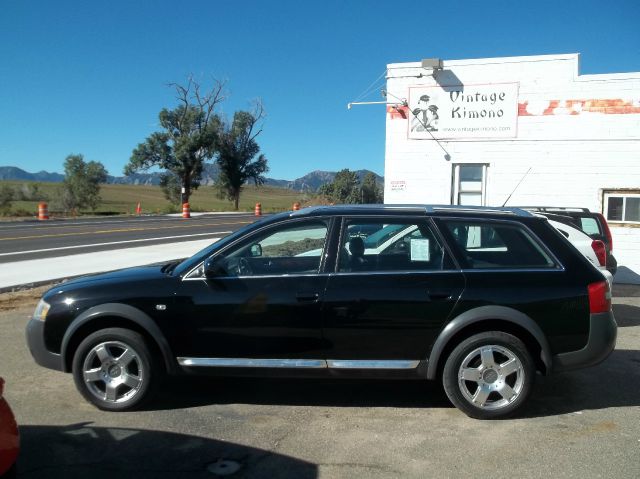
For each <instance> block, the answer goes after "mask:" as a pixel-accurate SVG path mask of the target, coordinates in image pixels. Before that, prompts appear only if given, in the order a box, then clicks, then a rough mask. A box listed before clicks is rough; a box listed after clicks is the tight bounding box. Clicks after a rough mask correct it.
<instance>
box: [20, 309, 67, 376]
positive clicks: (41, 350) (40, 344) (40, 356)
mask: <svg viewBox="0 0 640 479" xmlns="http://www.w3.org/2000/svg"><path fill="white" fill-rule="evenodd" d="M27 345H28V346H29V351H31V356H33V359H35V361H36V363H38V364H39V365H40V366H44V367H45V368H49V369H56V370H58V371H64V367H63V364H62V357H61V356H60V355H59V354H56V353H52V352H51V351H49V350H48V349H47V347H46V346H45V344H44V321H40V320H39V319H31V320H29V322H28V323H27Z"/></svg>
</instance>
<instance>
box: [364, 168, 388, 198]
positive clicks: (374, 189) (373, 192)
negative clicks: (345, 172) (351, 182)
mask: <svg viewBox="0 0 640 479" xmlns="http://www.w3.org/2000/svg"><path fill="white" fill-rule="evenodd" d="M360 198H361V200H362V203H364V204H374V203H382V202H383V201H384V199H383V195H382V189H381V188H380V186H378V182H377V181H376V175H374V174H373V173H371V172H369V173H367V174H366V175H365V177H364V178H363V179H362V186H361V195H360Z"/></svg>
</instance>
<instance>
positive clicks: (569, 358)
mask: <svg viewBox="0 0 640 479" xmlns="http://www.w3.org/2000/svg"><path fill="white" fill-rule="evenodd" d="M590 326H591V327H590V329H589V340H588V342H587V345H586V346H585V347H584V348H582V349H580V350H578V351H571V352H569V353H563V354H557V355H555V356H554V357H553V370H554V371H555V372H559V371H569V370H571V369H579V368H586V367H589V366H594V365H596V364H598V363H600V362H602V361H604V360H605V359H606V358H607V357H608V356H609V354H611V352H612V351H613V350H614V348H615V347H616V337H617V335H618V325H617V324H616V320H615V318H614V317H613V312H611V311H609V312H607V313H599V314H592V315H591V318H590Z"/></svg>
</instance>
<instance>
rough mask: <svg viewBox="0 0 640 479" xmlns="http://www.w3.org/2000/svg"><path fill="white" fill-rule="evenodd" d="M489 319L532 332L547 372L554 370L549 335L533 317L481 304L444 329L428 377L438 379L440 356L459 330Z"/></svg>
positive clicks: (434, 352)
mask: <svg viewBox="0 0 640 479" xmlns="http://www.w3.org/2000/svg"><path fill="white" fill-rule="evenodd" d="M489 320H499V321H507V322H510V323H513V324H516V325H517V326H520V327H521V328H523V329H525V330H526V331H527V332H529V334H531V336H533V337H534V339H535V340H536V341H537V342H538V344H539V345H540V349H541V353H540V355H541V359H542V362H543V363H544V365H545V367H546V370H547V373H548V372H550V371H552V365H553V360H552V356H551V348H550V346H549V342H548V341H547V337H546V336H545V335H544V333H543V332H542V329H541V328H540V326H538V324H537V323H536V322H535V321H534V320H533V319H531V318H530V317H529V316H527V315H526V314H524V313H522V312H521V311H518V310H516V309H513V308H508V307H506V306H480V307H478V308H474V309H470V310H468V311H465V312H464V313H462V314H460V315H459V316H456V317H455V318H454V319H453V320H451V321H450V322H449V323H448V324H447V325H446V326H445V328H444V329H443V330H442V332H441V333H440V335H439V336H438V338H437V339H436V341H435V343H434V344H433V348H431V353H430V354H429V360H428V362H427V379H436V376H437V373H438V363H439V361H440V356H441V355H442V352H443V351H444V349H445V347H446V346H447V344H448V343H449V341H450V340H451V339H452V338H453V337H454V336H455V335H456V334H457V333H458V332H460V331H462V330H463V329H464V328H466V327H467V326H469V325H471V324H476V323H479V322H482V321H489Z"/></svg>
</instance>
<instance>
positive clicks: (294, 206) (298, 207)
mask: <svg viewBox="0 0 640 479" xmlns="http://www.w3.org/2000/svg"><path fill="white" fill-rule="evenodd" d="M299 209H300V203H298V202H297V201H296V202H295V203H294V204H293V211H298V210H299Z"/></svg>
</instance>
